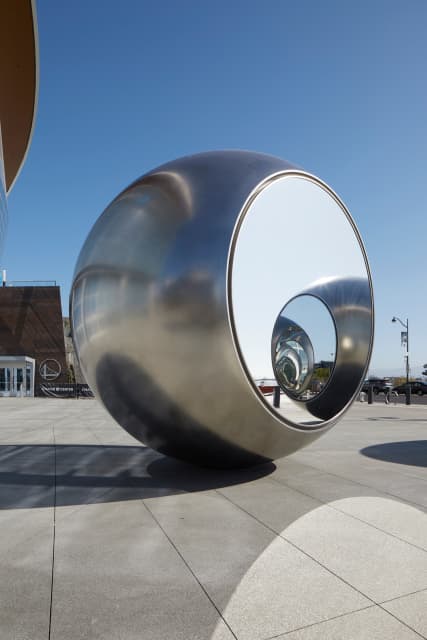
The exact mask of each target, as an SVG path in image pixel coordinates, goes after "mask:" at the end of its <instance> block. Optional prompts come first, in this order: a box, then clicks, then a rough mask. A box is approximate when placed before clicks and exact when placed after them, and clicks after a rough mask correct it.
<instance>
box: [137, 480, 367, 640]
mask: <svg viewBox="0 0 427 640" xmlns="http://www.w3.org/2000/svg"><path fill="white" fill-rule="evenodd" d="M146 504H147V506H148V508H149V509H150V511H151V512H152V513H153V514H154V516H155V518H156V519H157V521H158V522H159V523H160V525H161V527H162V528H163V529H164V531H165V532H166V534H167V535H168V536H169V537H170V538H171V540H172V541H173V544H174V545H175V546H176V547H177V549H178V550H179V552H180V553H181V555H182V556H183V557H184V558H185V560H186V562H187V563H188V564H189V566H190V567H191V569H192V571H193V572H194V574H195V575H196V576H197V578H198V580H199V581H200V582H201V584H202V585H203V587H204V588H205V589H206V591H207V592H208V593H209V595H210V596H211V598H212V600H213V601H214V602H215V604H216V605H217V607H218V608H219V609H220V610H221V612H222V615H223V617H224V618H225V620H227V622H228V623H229V625H230V627H231V629H232V630H233V632H234V633H235V634H236V636H237V637H238V638H242V640H252V639H262V638H269V637H272V636H274V635H277V634H278V633H283V632H284V631H289V630H291V629H293V628H295V627H299V626H302V625H304V624H311V623H314V622H316V621H319V620H322V619H324V618H325V617H326V618H327V617H333V616H335V615H340V614H342V613H344V612H347V611H354V610H357V609H360V608H362V607H364V606H366V605H367V604H369V601H368V600H367V599H366V598H364V597H363V596H362V595H361V594H359V593H358V592H357V591H355V590H354V589H352V588H351V587H349V585H347V584H345V583H343V582H342V581H341V580H339V579H338V578H337V577H336V576H334V575H332V574H331V573H330V572H329V571H327V570H325V569H324V568H323V567H321V566H319V565H318V564H317V563H316V562H315V561H314V560H313V559H311V558H308V557H307V556H306V555H305V554H304V553H301V552H300V551H298V550H297V549H295V548H294V547H293V546H292V545H290V544H288V543H287V542H285V541H284V540H283V539H281V538H279V537H277V536H275V535H274V534H273V532H271V531H270V530H269V529H268V528H266V527H265V526H263V525H262V524H260V523H259V522H257V521H255V520H254V519H253V518H251V517H250V516H249V515H248V514H247V513H245V512H244V511H242V510H241V509H239V508H236V507H235V506H234V505H233V504H230V503H229V502H228V501H227V500H225V499H224V498H222V497H221V496H218V494H217V493H214V492H206V493H204V494H196V495H179V496H170V497H167V498H162V499H150V500H147V501H146Z"/></svg>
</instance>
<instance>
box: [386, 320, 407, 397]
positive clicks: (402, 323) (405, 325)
mask: <svg viewBox="0 0 427 640" xmlns="http://www.w3.org/2000/svg"><path fill="white" fill-rule="evenodd" d="M391 321H392V322H400V324H401V325H402V327H404V328H405V329H406V355H405V358H406V404H411V391H410V389H409V318H406V324H405V322H403V321H402V320H401V319H400V318H398V317H397V316H393V318H392V319H391Z"/></svg>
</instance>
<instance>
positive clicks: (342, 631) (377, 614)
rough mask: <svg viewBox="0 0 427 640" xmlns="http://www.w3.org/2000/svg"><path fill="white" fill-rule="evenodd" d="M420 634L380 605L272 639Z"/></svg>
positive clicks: (360, 639) (411, 637)
mask: <svg viewBox="0 0 427 640" xmlns="http://www.w3.org/2000/svg"><path fill="white" fill-rule="evenodd" d="M419 638H420V636H419V635H418V634H417V633H415V632H414V631H413V630H412V629H409V628H408V627H407V626H405V625H404V624H401V623H400V622H399V621H398V620H396V618H394V617H393V616H390V615H388V614H387V613H386V612H385V611H383V610H382V609H380V607H370V608H369V609H364V610H363V611H357V612H356V613H349V614H347V615H345V616H341V617H340V618H336V619H335V620H329V621H327V622H322V623H321V624H316V625H313V626H312V627H307V628H306V629H301V630H299V631H294V632H292V633H288V634H286V635H284V636H283V635H281V636H277V637H276V638H275V640H419Z"/></svg>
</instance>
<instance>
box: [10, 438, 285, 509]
mask: <svg viewBox="0 0 427 640" xmlns="http://www.w3.org/2000/svg"><path fill="white" fill-rule="evenodd" d="M275 468H276V466H275V465H274V464H273V463H272V462H269V463H265V464H262V465H258V466H256V467H252V468H249V469H238V470H214V469H201V468H199V467H195V466H193V465H191V464H189V463H186V462H181V461H180V460H176V459H174V458H168V457H166V456H163V455H162V454H160V453H157V452H156V451H154V450H152V449H149V448H148V447H144V446H103V445H72V444H68V445H56V447H55V446H53V445H20V444H16V445H2V446H0V509H20V508H24V509H27V508H32V507H51V506H53V505H56V506H69V505H80V504H93V503H101V502H115V501H120V500H138V499H144V498H153V497H158V496H162V495H174V494H179V493H187V492H191V491H206V490H209V489H216V488H220V487H226V486H230V485H234V484H240V483H244V482H250V481H253V480H256V479H258V478H262V477H263V476H266V475H269V474H270V473H272V472H273V471H274V470H275Z"/></svg>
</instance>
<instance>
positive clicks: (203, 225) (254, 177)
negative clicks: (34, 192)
mask: <svg viewBox="0 0 427 640" xmlns="http://www.w3.org/2000/svg"><path fill="white" fill-rule="evenodd" d="M70 315H71V320H72V327H73V338H74V343H75V347H76V351H77V353H78V357H79V361H80V364H81V367H82V369H83V371H84V373H85V376H86V378H87V381H88V383H89V385H90V386H91V388H92V389H93V391H94V392H95V394H96V395H97V396H98V398H100V400H101V401H102V402H103V404H104V405H105V407H106V408H107V409H108V411H109V412H110V413H111V415H112V416H113V418H115V420H117V422H118V423H119V424H120V425H121V426H122V427H123V428H124V429H126V430H127V431H128V432H129V433H130V434H132V435H133V436H135V437H136V438H137V439H138V440H140V441H141V442H143V443H144V444H146V445H148V446H150V447H152V448H154V449H157V450H158V451H161V452H163V453H165V454H168V455H171V456H174V457H177V458H182V459H185V460H189V461H192V462H195V463H197V464H199V465H203V466H211V467H223V468H226V467H241V466H248V465H252V464H257V463H260V462H263V461H266V460H273V459H275V458H278V457H281V456H284V455H287V454H290V453H292V452H294V451H296V450H297V449H299V448H301V447H303V446H305V445H307V444H309V443H310V442H312V441H313V440H315V439H316V438H318V437H319V436H320V435H321V434H322V433H324V432H325V431H327V430H328V429H329V428H330V427H331V426H332V425H333V424H335V423H336V422H337V420H338V419H339V418H340V416H341V415H342V414H343V412H344V411H345V410H346V409H348V407H349V406H350V404H351V402H352V401H353V400H354V398H355V397H356V395H357V393H358V390H359V388H360V385H361V383H362V381H363V379H364V377H365V374H366V370H367V367H368V363H369V358H370V354H371V349H372V339H373V299H372V285H371V277H370V272H369V266H368V262H367V258H366V254H365V250H364V248H363V244H362V241H361V239H360V236H359V234H358V231H357V229H356V226H355V224H354V222H353V221H352V219H351V217H350V214H349V213H348V211H347V209H346V208H345V206H344V204H343V203H342V202H341V201H340V199H339V198H338V197H337V196H336V194H335V193H334V192H333V191H332V190H331V189H330V188H329V187H328V186H327V185H326V184H325V183H323V182H322V181H321V180H319V179H318V178H316V177H315V176H313V175H310V174H308V173H306V172H305V171H303V170H301V169H298V168H296V167H293V166H292V165H290V164H289V163H287V162H285V161H284V160H281V159H279V158H275V157H272V156H268V155H264V154H259V153H252V152H245V151H221V152H209V153H202V154H199V155H194V156H189V157H185V158H181V159H179V160H175V161H173V162H170V163H168V164H165V165H163V166H161V167H159V168H158V169H155V170H154V171H152V172H150V173H148V174H146V175H145V176H143V177H142V178H140V179H139V180H137V181H136V182H134V183H133V184H131V185H130V186H129V187H128V188H127V189H125V190H124V191H123V192H122V193H121V194H120V195H118V196H117V198H115V199H114V200H113V202H112V203H111V204H110V205H109V206H108V207H107V209H106V210H105V211H104V213H103V214H102V215H101V217H100V218H99V219H98V221H97V222H96V223H95V225H94V227H93V229H92V230H91V232H90V234H89V236H88V238H87V240H86V242H85V244H84V246H83V248H82V251H81V253H80V256H79V258H78V261H77V265H76V269H75V274H74V282H73V287H72V292H71V300H70ZM273 376H274V377H275V378H276V380H277V382H276V384H278V385H280V386H281V388H282V389H283V394H282V400H281V407H280V408H275V407H273V403H272V401H271V397H268V396H264V395H263V394H262V393H261V391H260V389H259V387H258V385H257V380H259V379H261V378H266V377H271V378H273Z"/></svg>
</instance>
